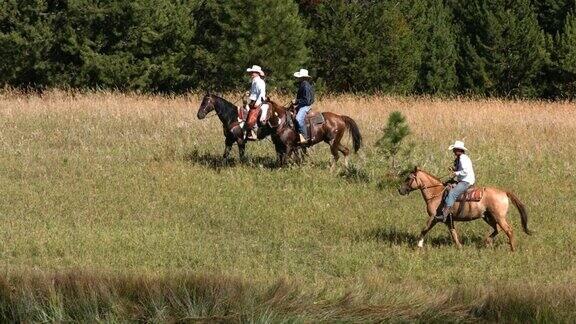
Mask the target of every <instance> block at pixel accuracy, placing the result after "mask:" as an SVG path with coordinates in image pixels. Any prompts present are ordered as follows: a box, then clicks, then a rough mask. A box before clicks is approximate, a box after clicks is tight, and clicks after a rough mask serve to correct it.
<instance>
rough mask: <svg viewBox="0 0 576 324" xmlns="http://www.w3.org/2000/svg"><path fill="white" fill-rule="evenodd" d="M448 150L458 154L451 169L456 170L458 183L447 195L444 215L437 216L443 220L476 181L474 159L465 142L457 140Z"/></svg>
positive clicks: (443, 210)
mask: <svg viewBox="0 0 576 324" xmlns="http://www.w3.org/2000/svg"><path fill="white" fill-rule="evenodd" d="M448 150H451V151H452V152H453V153H454V155H455V156H456V159H454V167H453V168H452V169H451V171H452V172H454V177H455V179H456V182H457V183H456V186H455V187H454V188H452V189H451V190H450V192H448V195H447V196H446V199H445V205H444V208H443V209H442V215H439V216H437V218H438V219H439V220H441V221H446V219H447V218H448V216H449V215H450V210H451V209H452V206H454V203H455V202H456V200H457V199H458V197H460V195H462V194H463V193H465V192H466V190H468V188H470V186H472V185H473V184H474V182H475V181H476V177H475V175H474V169H473V167H472V161H471V160H470V158H469V157H468V155H466V151H467V149H466V147H464V142H462V141H455V142H454V144H452V145H450V146H449V147H448Z"/></svg>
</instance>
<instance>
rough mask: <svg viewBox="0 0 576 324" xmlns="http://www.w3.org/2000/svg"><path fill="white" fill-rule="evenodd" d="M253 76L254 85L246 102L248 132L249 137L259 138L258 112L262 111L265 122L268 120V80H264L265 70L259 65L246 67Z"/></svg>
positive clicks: (262, 118)
mask: <svg viewBox="0 0 576 324" xmlns="http://www.w3.org/2000/svg"><path fill="white" fill-rule="evenodd" d="M246 72H247V73H249V74H250V77H251V78H252V86H251V87H250V96H249V98H248V100H249V102H248V103H247V104H246V108H245V109H246V110H248V118H247V120H246V125H245V127H246V132H247V133H248V132H249V133H250V134H249V135H248V136H247V138H248V139H251V140H257V139H258V137H257V136H256V132H257V131H258V114H259V113H260V111H262V115H261V117H260V121H261V122H262V123H263V122H265V120H266V113H267V111H268V105H267V104H266V82H264V79H262V77H264V71H262V68H261V67H260V66H258V65H253V66H252V67H251V68H248V69H246Z"/></svg>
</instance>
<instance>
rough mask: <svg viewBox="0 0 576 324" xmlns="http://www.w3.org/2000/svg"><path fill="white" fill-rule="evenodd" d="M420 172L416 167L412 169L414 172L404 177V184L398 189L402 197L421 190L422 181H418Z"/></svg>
mask: <svg viewBox="0 0 576 324" xmlns="http://www.w3.org/2000/svg"><path fill="white" fill-rule="evenodd" d="M421 173H422V171H421V170H420V169H419V168H418V167H414V170H412V172H410V173H409V174H408V176H406V179H405V180H404V183H402V185H401V186H400V188H398V193H399V194H401V195H402V196H406V195H408V194H410V193H411V192H412V191H414V190H418V189H421V188H422V180H421V179H419V177H420V174H421Z"/></svg>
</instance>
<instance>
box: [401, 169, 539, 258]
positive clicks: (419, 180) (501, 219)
mask: <svg viewBox="0 0 576 324" xmlns="http://www.w3.org/2000/svg"><path fill="white" fill-rule="evenodd" d="M414 190H420V191H421V193H422V197H423V198H424V201H425V202H426V208H427V211H428V221H427V223H426V227H425V228H424V229H423V230H422V232H421V233H420V238H419V240H418V247H423V246H424V237H425V236H426V234H427V233H428V231H430V230H431V229H432V227H434V225H436V223H438V222H439V220H437V219H436V217H435V216H436V214H437V212H438V211H439V209H440V208H439V207H440V204H441V203H442V199H443V196H444V195H443V194H444V192H445V191H446V185H445V184H444V183H442V181H441V180H440V179H438V178H436V177H435V176H433V175H431V174H429V173H427V172H425V171H422V170H420V169H418V168H415V169H414V171H412V172H411V173H410V174H409V175H408V177H407V178H406V181H405V182H404V184H402V186H401V187H400V188H398V192H399V193H400V194H401V195H408V194H409V193H410V192H411V191H414ZM510 201H512V203H513V204H514V205H515V206H516V208H517V209H518V211H519V212H520V219H521V221H522V228H523V229H524V232H525V233H526V234H528V235H530V230H528V214H527V212H526V208H525V207H524V205H523V204H522V203H521V202H520V200H519V199H518V197H516V195H514V194H513V193H511V192H507V191H502V190H500V189H496V188H491V187H486V188H484V195H483V196H482V199H481V200H480V201H467V202H465V203H464V204H465V205H464V206H463V208H462V209H460V204H461V203H462V202H456V204H454V206H453V207H452V214H453V216H452V221H471V220H475V219H478V218H482V219H483V220H484V221H485V222H486V223H488V225H490V226H491V227H492V229H493V231H492V233H491V234H489V235H488V236H487V237H486V239H485V243H486V245H487V246H490V245H492V242H493V239H494V237H495V236H496V235H497V234H498V226H500V228H501V229H502V230H503V231H504V233H506V235H507V236H508V243H509V244H510V249H511V250H512V251H514V249H515V248H516V241H515V239H514V232H513V230H512V227H511V226H510V225H509V224H508V221H507V220H506V214H507V213H508V206H509V204H510ZM460 210H461V212H458V211H460ZM452 221H448V222H447V225H448V228H449V229H450V234H451V235H452V240H453V241H454V243H455V244H456V246H457V247H458V248H461V247H462V244H460V241H459V240H458V234H457V233H456V229H455V228H454V223H453V222H452Z"/></svg>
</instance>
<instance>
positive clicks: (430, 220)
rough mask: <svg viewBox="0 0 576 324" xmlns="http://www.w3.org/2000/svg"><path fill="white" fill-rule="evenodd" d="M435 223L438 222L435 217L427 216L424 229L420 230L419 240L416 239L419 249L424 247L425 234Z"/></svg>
mask: <svg viewBox="0 0 576 324" xmlns="http://www.w3.org/2000/svg"><path fill="white" fill-rule="evenodd" d="M436 223H438V220H437V219H436V217H434V215H432V216H428V220H427V221H426V227H424V229H422V231H421V232H420V238H419V239H418V247H419V248H423V247H424V237H425V236H426V234H428V232H430V230H431V229H432V227H434V225H436Z"/></svg>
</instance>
